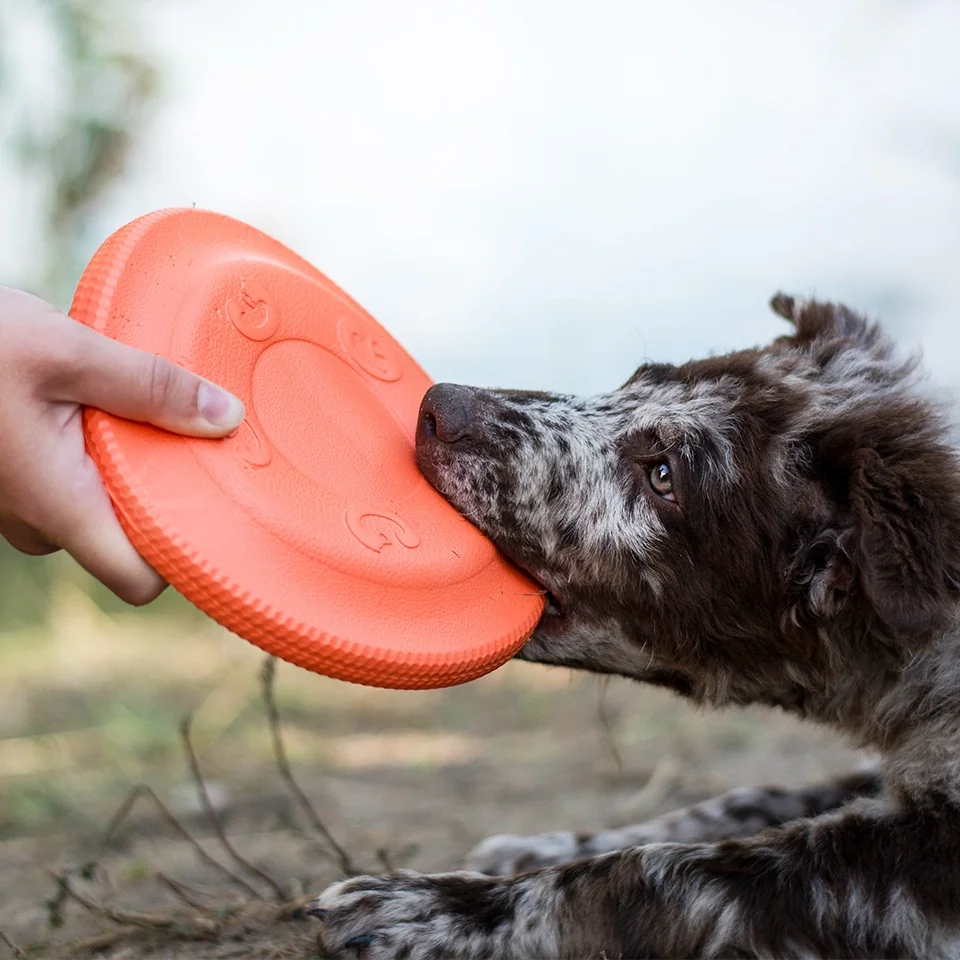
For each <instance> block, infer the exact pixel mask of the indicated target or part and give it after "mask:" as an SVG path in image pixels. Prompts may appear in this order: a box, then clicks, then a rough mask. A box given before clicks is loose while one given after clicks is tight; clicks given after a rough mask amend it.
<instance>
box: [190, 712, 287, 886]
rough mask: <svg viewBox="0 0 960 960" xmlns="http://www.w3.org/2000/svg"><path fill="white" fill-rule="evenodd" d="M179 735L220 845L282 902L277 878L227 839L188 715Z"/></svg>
mask: <svg viewBox="0 0 960 960" xmlns="http://www.w3.org/2000/svg"><path fill="white" fill-rule="evenodd" d="M180 736H181V737H182V739H183V748H184V752H185V753H186V755H187V762H188V763H189V765H190V772H191V774H192V775H193V782H194V783H195V784H196V787H197V795H198V796H199V797H200V803H201V804H202V805H203V810H204V813H205V814H206V817H207V821H208V822H209V824H210V826H211V827H212V828H213V831H214V833H215V834H216V835H217V839H218V840H219V841H220V845H221V846H222V847H223V849H224V850H225V851H226V852H227V854H228V855H229V856H230V857H231V858H232V859H233V861H234V862H235V863H236V864H237V865H238V866H240V867H242V868H243V869H244V870H246V871H247V872H248V873H250V874H252V875H253V876H256V877H259V878H260V879H261V880H262V881H263V882H264V883H266V884H267V885H268V886H269V887H271V888H272V889H273V891H274V893H275V894H276V895H277V899H278V900H280V901H281V902H283V901H285V900H287V899H289V898H288V896H287V891H286V890H285V889H284V887H283V885H282V884H281V883H280V881H279V880H277V879H276V878H275V877H272V876H270V874H269V873H267V871H266V870H261V869H260V868H259V867H257V866H254V864H252V863H250V861H249V860H247V859H246V858H245V857H243V856H241V855H240V853H238V852H237V849H236V848H235V847H234V846H233V844H232V843H231V842H230V841H229V840H228V839H227V835H226V833H225V832H224V829H223V824H222V823H221V822H220V818H219V817H218V816H217V812H216V810H214V808H213V804H212V803H211V802H210V794H209V793H208V792H207V785H206V782H205V781H204V779H203V773H202V772H201V771H200V762H199V761H198V760H197V753H196V751H195V750H194V749H193V742H192V741H191V739H190V716H189V715H188V716H186V717H184V718H183V720H182V721H181V724H180Z"/></svg>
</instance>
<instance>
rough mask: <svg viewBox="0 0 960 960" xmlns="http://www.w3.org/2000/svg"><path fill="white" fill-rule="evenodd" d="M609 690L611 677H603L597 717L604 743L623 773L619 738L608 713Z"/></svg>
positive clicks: (618, 770)
mask: <svg viewBox="0 0 960 960" xmlns="http://www.w3.org/2000/svg"><path fill="white" fill-rule="evenodd" d="M609 689H610V677H603V678H602V679H601V680H600V696H599V697H598V699H597V716H598V717H599V718H600V728H601V729H602V730H603V742H604V743H605V744H606V746H607V749H608V750H609V751H610V755H611V756H612V757H613V759H614V762H615V763H616V765H617V772H618V773H623V757H622V756H621V755H620V748H619V747H618V746H617V738H616V735H615V734H614V732H613V723H612V721H611V720H610V714H609V713H608V712H607V691H608V690H609Z"/></svg>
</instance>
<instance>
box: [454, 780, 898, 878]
mask: <svg viewBox="0 0 960 960" xmlns="http://www.w3.org/2000/svg"><path fill="white" fill-rule="evenodd" d="M882 786H883V785H882V780H881V777H880V774H879V772H878V771H876V770H869V771H863V772H859V773H854V774H849V775H847V776H844V777H838V778H836V779H833V780H827V781H825V782H823V783H818V784H814V785H812V786H809V787H801V788H793V789H788V788H784V787H744V788H741V789H739V790H732V791H731V792H730V793H725V794H723V795H721V796H719V797H714V798H713V799H711V800H707V801H705V802H704V803H698V804H697V805H696V806H692V807H686V808H685V809H683V810H677V811H675V812H673V813H668V814H666V815H665V816H662V817H658V818H657V819H656V820H649V821H647V822H646V823H641V824H637V825H635V826H629V827H622V828H620V829H617V830H604V831H603V832H601V833H594V834H580V835H578V834H575V833H567V832H555V833H538V834H533V835H531V836H526V837H523V836H513V835H511V834H500V835H498V836H494V837H488V838H487V839H486V840H484V841H482V842H481V843H480V844H478V845H477V846H476V847H474V848H473V850H471V851H470V853H469V854H467V859H466V867H467V869H468V870H476V871H478V872H479V873H485V874H488V875H490V876H500V877H505V876H510V875H511V874H514V873H523V872H525V871H528V870H538V869H540V868H541V867H548V866H553V865H555V864H558V863H568V862H569V861H571V860H581V859H583V858H584V857H592V856H596V855H597V854H600V853H610V852H612V851H614V850H623V849H624V848H625V847H632V846H639V845H641V844H646V843H663V842H678V843H712V842H714V841H717V840H726V839H728V838H731V837H746V836H751V835H752V834H755V833H759V832H760V831H761V830H764V829H766V828H767V827H776V826H780V825H781V824H784V823H789V822H790V821H791V820H800V819H804V818H808V817H816V816H819V815H820V814H821V813H826V812H827V811H829V810H835V809H837V808H839V807H843V806H846V805H847V804H848V803H850V802H851V801H853V800H855V799H857V798H858V797H864V796H876V795H877V794H878V793H880V791H881V789H882Z"/></svg>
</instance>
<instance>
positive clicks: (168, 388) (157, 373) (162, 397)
mask: <svg viewBox="0 0 960 960" xmlns="http://www.w3.org/2000/svg"><path fill="white" fill-rule="evenodd" d="M175 373H176V371H175V369H174V367H173V366H172V365H171V364H169V363H167V361H166V360H164V359H163V358H162V357H156V356H150V357H148V358H146V360H145V362H144V373H143V378H144V381H145V385H146V390H145V394H146V399H147V403H148V404H149V405H150V407H151V409H154V410H162V409H164V408H166V407H169V406H171V405H172V404H173V403H175V401H176V399H177V397H176V393H177V390H176V388H177V382H176V381H177V378H176V376H175Z"/></svg>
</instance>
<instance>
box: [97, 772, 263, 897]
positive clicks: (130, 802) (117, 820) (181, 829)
mask: <svg viewBox="0 0 960 960" xmlns="http://www.w3.org/2000/svg"><path fill="white" fill-rule="evenodd" d="M140 797H146V798H147V799H148V800H150V801H151V802H152V803H153V805H154V806H155V807H156V808H157V810H158V811H159V812H160V815H161V816H162V817H163V819H164V820H166V822H167V823H168V824H169V825H170V826H171V827H172V828H173V829H174V830H175V831H176V832H177V833H178V834H179V835H180V836H181V837H183V839H184V840H186V841H187V843H189V844H190V846H191V847H193V849H194V850H195V851H196V854H197V856H198V857H199V858H200V859H201V860H202V861H203V863H205V864H206V865H207V866H209V867H212V868H213V869H214V870H216V871H217V872H218V873H220V874H222V875H223V876H225V877H226V878H227V879H228V880H229V881H230V882H231V883H233V884H235V885H236V886H238V887H241V888H242V889H243V890H245V891H246V892H247V893H248V894H249V895H250V896H251V897H254V898H255V899H262V897H261V896H260V893H259V892H258V891H257V889H256V888H255V887H253V886H251V885H250V884H249V883H247V881H246V880H244V879H243V877H239V876H237V875H236V874H235V873H234V872H233V871H232V870H231V869H230V868H229V867H225V866H224V865H223V864H222V863H220V861H219V860H217V859H216V858H214V857H212V856H211V855H210V854H209V853H207V851H206V850H204V849H203V847H202V846H201V845H200V842H199V841H198V840H197V838H196V837H194V836H193V834H192V833H190V831H189V830H188V829H187V828H186V827H185V826H184V825H183V824H182V823H181V822H180V821H179V820H178V819H177V816H176V814H175V813H174V812H173V811H172V810H171V809H170V808H169V807H168V806H167V805H166V804H165V803H164V802H163V801H162V800H161V799H160V796H159V794H157V792H156V791H155V790H154V789H153V788H152V787H148V786H147V785H146V784H145V783H141V784H138V785H137V786H135V787H133V788H132V789H131V790H130V792H129V793H128V794H127V796H126V799H125V800H124V801H123V803H122V804H120V807H119V808H118V809H117V812H116V813H115V814H114V815H113V818H112V819H111V821H110V825H109V826H108V827H107V830H106V832H105V833H104V835H103V839H102V840H101V841H100V849H99V851H98V853H97V856H96V857H95V859H94V860H93V862H92V863H91V864H88V865H87V867H86V870H87V872H88V874H89V873H91V872H92V869H93V868H95V867H96V866H97V864H98V863H99V860H100V858H101V857H102V856H103V853H104V851H105V850H107V849H108V848H109V846H110V844H111V842H112V841H113V838H114V836H115V835H116V833H117V831H118V830H119V829H120V826H121V825H122V824H123V821H124V820H126V818H127V817H128V816H129V815H130V813H131V811H132V810H133V808H134V806H135V805H136V802H137V800H139V799H140Z"/></svg>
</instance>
